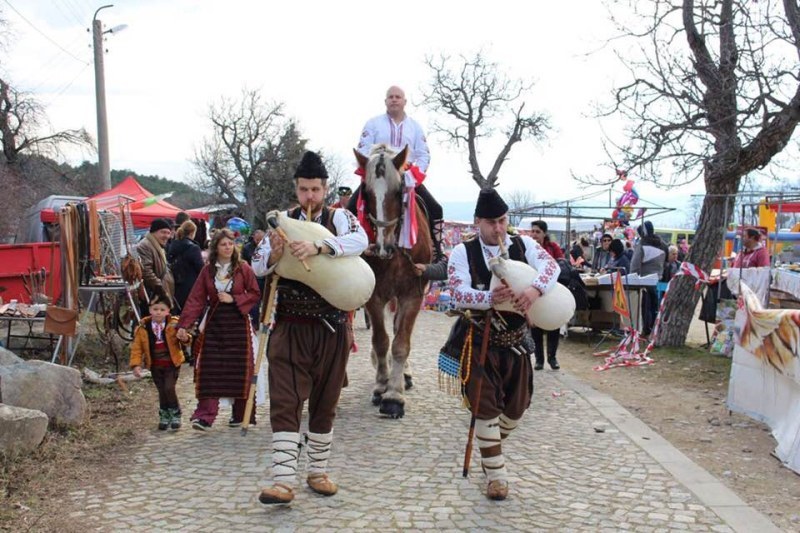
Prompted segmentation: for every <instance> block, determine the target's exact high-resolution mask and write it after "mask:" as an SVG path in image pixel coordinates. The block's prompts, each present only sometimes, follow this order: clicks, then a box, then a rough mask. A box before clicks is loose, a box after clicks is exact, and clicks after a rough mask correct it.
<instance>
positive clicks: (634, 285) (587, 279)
mask: <svg viewBox="0 0 800 533" xmlns="http://www.w3.org/2000/svg"><path fill="white" fill-rule="evenodd" d="M581 278H582V279H583V282H584V284H585V285H586V294H587V296H588V297H589V307H590V308H589V309H588V310H579V311H576V312H575V316H573V318H572V320H571V321H570V322H569V324H568V325H569V326H570V327H586V328H592V329H598V330H603V329H614V328H619V327H620V317H619V315H618V314H617V313H616V312H615V311H614V306H613V298H614V285H613V284H610V283H598V282H597V279H596V278H594V277H592V276H581ZM655 281H656V282H657V280H655ZM622 286H623V287H624V289H625V293H626V295H627V297H628V305H629V308H630V310H631V322H632V325H633V327H634V328H636V329H639V325H640V324H641V323H642V320H641V317H642V306H641V291H642V290H644V289H646V288H649V287H655V283H652V282H651V280H648V279H641V278H637V279H636V280H635V281H628V282H627V283H626V282H625V278H624V277H623V282H622Z"/></svg>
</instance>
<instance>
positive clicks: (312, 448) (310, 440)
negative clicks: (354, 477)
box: [306, 431, 333, 475]
mask: <svg viewBox="0 0 800 533" xmlns="http://www.w3.org/2000/svg"><path fill="white" fill-rule="evenodd" d="M331 442H333V431H331V432H330V433H312V432H311V431H309V432H308V433H306V444H307V446H308V448H306V453H307V454H308V464H307V465H306V467H307V470H308V474H309V475H314V474H324V473H325V472H326V470H327V468H328V458H329V457H330V456H331Z"/></svg>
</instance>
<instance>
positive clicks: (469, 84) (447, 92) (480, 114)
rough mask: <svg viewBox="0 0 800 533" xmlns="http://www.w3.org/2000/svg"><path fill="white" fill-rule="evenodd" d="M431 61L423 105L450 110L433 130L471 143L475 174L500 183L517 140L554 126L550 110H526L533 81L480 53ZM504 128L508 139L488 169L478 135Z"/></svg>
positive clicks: (483, 183)
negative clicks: (482, 164) (511, 73)
mask: <svg viewBox="0 0 800 533" xmlns="http://www.w3.org/2000/svg"><path fill="white" fill-rule="evenodd" d="M425 64H426V65H427V66H428V68H429V69H430V70H431V79H430V82H429V85H428V87H427V90H423V97H424V98H423V101H422V104H423V105H425V106H426V107H428V108H429V109H430V110H432V111H434V112H437V113H444V115H445V117H444V118H442V119H441V120H437V121H436V123H435V124H434V126H433V130H432V131H434V132H438V133H441V134H443V135H444V136H445V137H446V138H447V139H448V140H449V141H450V142H451V143H453V144H454V145H455V146H458V147H460V146H462V145H466V147H467V150H468V154H469V168H470V173H471V174H472V179H473V180H475V183H477V184H478V186H479V187H480V188H481V189H486V188H494V187H496V186H497V182H498V175H499V173H500V167H501V166H502V165H503V163H504V162H505V160H506V159H507V158H508V154H509V153H510V152H511V148H512V147H513V146H514V144H516V143H518V142H520V141H523V140H526V139H533V140H541V139H544V138H545V136H546V133H547V131H548V130H549V129H550V125H549V123H548V118H547V116H546V115H545V114H543V113H539V112H536V111H530V112H526V111H525V96H526V95H527V93H528V92H529V90H530V89H531V87H532V84H529V83H525V82H524V81H522V80H519V79H509V78H507V77H506V76H505V75H504V74H503V73H502V72H501V70H500V68H499V65H498V64H497V63H493V62H491V61H488V60H487V59H485V58H484V57H483V55H482V54H481V53H480V52H478V53H476V54H475V56H474V57H472V58H466V57H464V56H459V59H458V60H453V59H452V58H450V57H449V56H445V55H442V56H440V57H439V58H438V59H434V58H432V57H427V58H426V59H425ZM498 131H499V134H501V135H503V137H504V138H505V144H504V145H503V148H502V149H501V150H500V153H499V154H498V155H497V157H496V158H495V160H494V163H493V164H492V168H491V169H490V170H489V173H488V174H484V173H483V172H482V171H481V168H480V164H479V162H478V146H477V144H478V139H480V138H482V137H484V138H486V137H492V136H494V134H495V133H496V132H498Z"/></svg>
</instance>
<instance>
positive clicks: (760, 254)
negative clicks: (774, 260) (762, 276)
mask: <svg viewBox="0 0 800 533" xmlns="http://www.w3.org/2000/svg"><path fill="white" fill-rule="evenodd" d="M766 266H769V252H768V251H767V247H766V246H764V243H763V242H761V232H760V231H758V230H757V229H756V228H747V229H745V230H744V231H743V232H742V251H741V252H739V255H737V256H736V259H734V261H733V268H740V267H741V268H755V267H766Z"/></svg>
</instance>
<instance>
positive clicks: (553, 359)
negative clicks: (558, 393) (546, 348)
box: [547, 354, 561, 370]
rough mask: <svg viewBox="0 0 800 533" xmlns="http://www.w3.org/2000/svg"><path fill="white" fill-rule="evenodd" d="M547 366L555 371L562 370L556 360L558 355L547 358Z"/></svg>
mask: <svg viewBox="0 0 800 533" xmlns="http://www.w3.org/2000/svg"><path fill="white" fill-rule="evenodd" d="M547 364H548V365H550V368H552V369H553V370H558V369H559V368H561V365H559V364H558V360H557V359H556V354H552V355H548V356H547Z"/></svg>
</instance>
